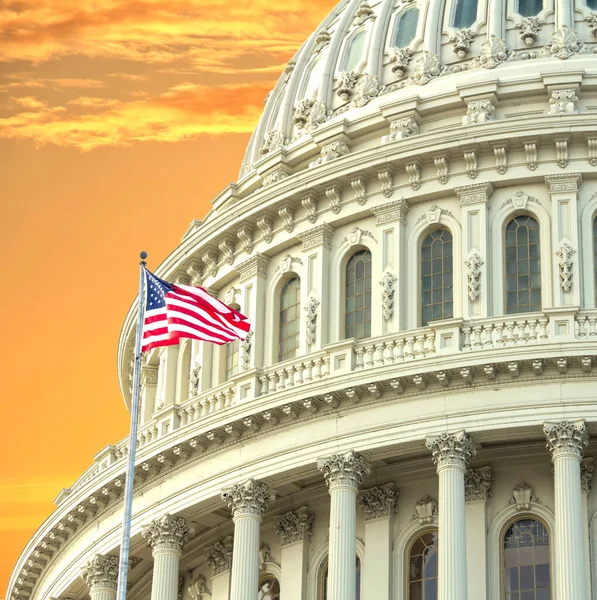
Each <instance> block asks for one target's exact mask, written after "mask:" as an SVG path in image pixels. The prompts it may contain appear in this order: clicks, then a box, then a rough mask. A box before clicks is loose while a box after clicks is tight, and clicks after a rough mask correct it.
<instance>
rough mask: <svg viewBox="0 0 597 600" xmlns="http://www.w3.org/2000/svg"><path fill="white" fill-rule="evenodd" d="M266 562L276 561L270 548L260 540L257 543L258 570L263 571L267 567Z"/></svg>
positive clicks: (273, 562)
mask: <svg viewBox="0 0 597 600" xmlns="http://www.w3.org/2000/svg"><path fill="white" fill-rule="evenodd" d="M267 563H272V564H274V565H277V564H278V563H277V562H276V561H275V560H274V557H273V555H272V550H271V548H270V547H269V545H268V544H266V543H265V542H261V544H260V545H259V570H260V571H265V570H266V569H267Z"/></svg>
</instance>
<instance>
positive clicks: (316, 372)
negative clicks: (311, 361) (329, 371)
mask: <svg viewBox="0 0 597 600" xmlns="http://www.w3.org/2000/svg"><path fill="white" fill-rule="evenodd" d="M323 365H324V361H323V359H321V358H318V359H317V360H316V361H315V366H314V367H313V378H314V379H315V381H319V380H320V379H321V378H322V377H323V370H322V367H323Z"/></svg>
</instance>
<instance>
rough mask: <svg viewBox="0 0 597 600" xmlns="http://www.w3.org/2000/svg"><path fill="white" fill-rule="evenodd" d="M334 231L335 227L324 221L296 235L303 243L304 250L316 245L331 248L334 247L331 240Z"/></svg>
mask: <svg viewBox="0 0 597 600" xmlns="http://www.w3.org/2000/svg"><path fill="white" fill-rule="evenodd" d="M334 231H335V229H334V228H333V227H332V226H331V225H328V224H327V223H324V224H323V225H318V226H317V227H313V228H311V229H308V230H307V231H305V232H304V233H299V234H297V236H296V237H297V238H298V239H299V240H300V241H301V242H302V243H303V247H302V250H303V252H304V251H305V250H311V248H315V247H316V246H323V247H324V248H327V249H328V250H329V249H330V248H331V247H332V246H331V241H332V237H333V236H334Z"/></svg>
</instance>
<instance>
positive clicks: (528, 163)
mask: <svg viewBox="0 0 597 600" xmlns="http://www.w3.org/2000/svg"><path fill="white" fill-rule="evenodd" d="M596 8H597V2H596V0H586V3H585V0H573V1H570V0H488V1H487V2H485V1H483V0H445V2H444V1H443V0H398V1H396V0H371V1H369V2H366V1H362V0H349V1H346V0H344V1H342V2H340V4H339V5H338V6H337V8H336V9H335V10H334V11H333V12H332V13H331V14H330V15H329V17H328V18H327V19H326V20H325V21H324V22H323V23H322V24H321V26H320V28H319V29H318V30H317V31H316V32H315V33H313V35H312V36H311V37H310V38H309V39H308V40H307V42H306V43H305V44H304V46H303V47H302V48H301V49H300V50H299V52H298V53H297V54H296V57H295V58H294V60H293V61H291V62H290V63H289V65H288V67H287V68H286V69H285V72H284V74H283V75H282V77H281V78H280V80H279V82H278V84H277V85H276V87H275V89H274V90H273V92H272V93H271V94H270V95H269V97H268V99H267V101H266V106H265V111H264V113H263V116H262V118H261V120H260V121H259V124H258V125H257V128H256V130H255V133H254V135H253V138H252V141H251V143H250V144H249V147H248V149H247V153H246V158H245V161H244V163H243V166H242V170H241V175H240V178H239V181H238V182H237V183H234V184H231V185H230V186H229V187H228V188H227V189H226V190H224V191H223V192H222V193H221V194H220V195H219V196H218V197H217V198H215V200H214V201H213V208H212V209H211V211H210V212H209V213H208V215H207V216H206V217H205V219H204V220H203V222H199V221H195V222H194V223H193V224H192V226H191V228H190V229H189V230H188V231H187V233H186V234H185V235H184V237H183V239H182V242H181V244H180V246H179V247H178V248H176V249H175V250H174V251H173V252H172V254H171V255H170V256H169V257H168V259H167V260H166V261H165V262H164V263H163V264H162V265H161V266H160V268H159V269H158V274H159V275H161V276H162V277H164V278H166V279H170V280H177V281H182V282H186V283H194V284H201V285H203V286H204V287H206V288H208V289H210V290H212V291H213V292H214V293H216V294H218V295H219V297H220V298H221V299H222V300H224V301H225V302H227V303H229V304H234V305H238V307H239V308H240V309H241V311H242V312H244V313H245V314H247V315H248V316H249V317H250V319H251V322H252V323H253V324H254V332H253V334H252V336H251V337H250V338H249V339H248V340H247V341H246V342H244V343H241V344H240V345H238V344H230V345H228V346H225V347H222V348H220V347H215V346H210V345H206V344H198V343H196V342H190V341H187V342H184V343H182V344H181V345H180V347H168V348H164V349H157V350H154V351H152V352H151V353H149V355H148V356H146V359H145V364H144V366H143V375H142V410H141V413H142V414H141V422H140V434H139V446H140V447H139V452H138V465H137V469H136V474H135V497H134V516H133V522H132V535H133V537H132V542H131V544H132V553H131V561H130V574H129V582H130V587H129V592H128V596H127V597H128V598H129V599H130V600H177V598H182V599H183V600H199V599H201V600H206V599H212V600H228V599H230V600H274V599H278V598H281V599H282V600H324V599H326V600H355V599H356V598H360V599H363V600H407V599H408V600H436V599H439V600H467V599H468V600H548V599H552V600H586V599H589V598H591V597H592V598H594V599H595V598H597V516H596V515H597V495H596V494H595V493H594V492H591V477H592V473H593V464H592V461H593V456H594V455H595V454H596V453H597V438H596V437H595V436H597V424H596V421H597V403H596V399H597V386H596V374H597V366H596V365H595V362H596V357H597V345H596V342H597V303H596V297H597V285H596V284H597V280H596V275H595V274H596V272H597V264H596V263H597V260H596V259H597V216H596V215H597V169H596V167H597V57H595V53H597V39H596V35H597V14H595V13H593V12H592V9H596ZM135 315H136V312H135V308H134V306H133V307H132V308H131V310H130V311H129V314H128V316H127V318H126V321H125V324H124V327H123V329H122V335H121V339H120V344H119V348H118V364H119V372H120V381H121V385H122V391H123V394H124V395H125V398H126V399H127V402H130V389H129V386H130V379H131V372H132V369H131V364H132V362H131V361H132V347H133V341H134V339H133V338H134V325H135ZM591 436H593V438H592V440H591V439H590V438H591ZM126 453H127V442H126V440H125V441H122V442H120V443H117V444H115V445H110V446H107V447H106V448H105V449H104V450H103V451H102V452H100V453H99V454H98V455H97V456H96V457H95V460H94V464H93V466H92V467H90V468H89V469H88V470H87V471H86V472H85V473H84V474H83V475H82V476H81V477H80V479H79V480H78V481H77V482H75V483H74V484H73V485H72V487H71V488H69V489H65V490H63V491H62V492H61V494H60V495H59V496H58V498H57V501H56V502H57V504H58V508H57V510H56V512H55V513H54V514H53V515H52V516H51V517H50V518H49V519H48V520H47V522H46V523H45V524H44V525H43V526H42V527H41V528H40V529H39V531H38V532H37V533H36V534H35V536H34V537H33V538H32V539H31V541H30V542H29V544H28V546H27V547H26V549H25V551H24V552H23V554H22V556H21V557H20V559H19V562H18V564H17V565H16V567H15V570H14V573H13V576H12V579H11V581H10V587H9V591H8V596H7V597H8V598H10V599H11V600H50V599H60V600H66V599H76V600H82V599H84V598H88V597H91V599H92V600H114V598H115V594H116V592H115V581H116V569H117V560H116V559H115V558H114V557H115V556H117V554H118V549H119V548H118V547H119V542H120V529H121V519H122V489H123V474H124V470H125V456H126ZM591 589H592V590H593V592H591Z"/></svg>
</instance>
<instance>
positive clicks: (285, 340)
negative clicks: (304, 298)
mask: <svg viewBox="0 0 597 600" xmlns="http://www.w3.org/2000/svg"><path fill="white" fill-rule="evenodd" d="M300 297H301V281H300V279H299V278H298V277H293V278H292V279H289V280H288V281H287V282H286V283H285V284H284V287H283V288H282V292H281V294H280V335H279V342H280V345H279V351H278V360H286V359H288V358H294V357H295V356H296V355H297V352H298V346H299V333H300V331H299V330H300V327H299V325H300V321H299V316H300V314H299V313H300V301H301V300H300Z"/></svg>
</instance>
